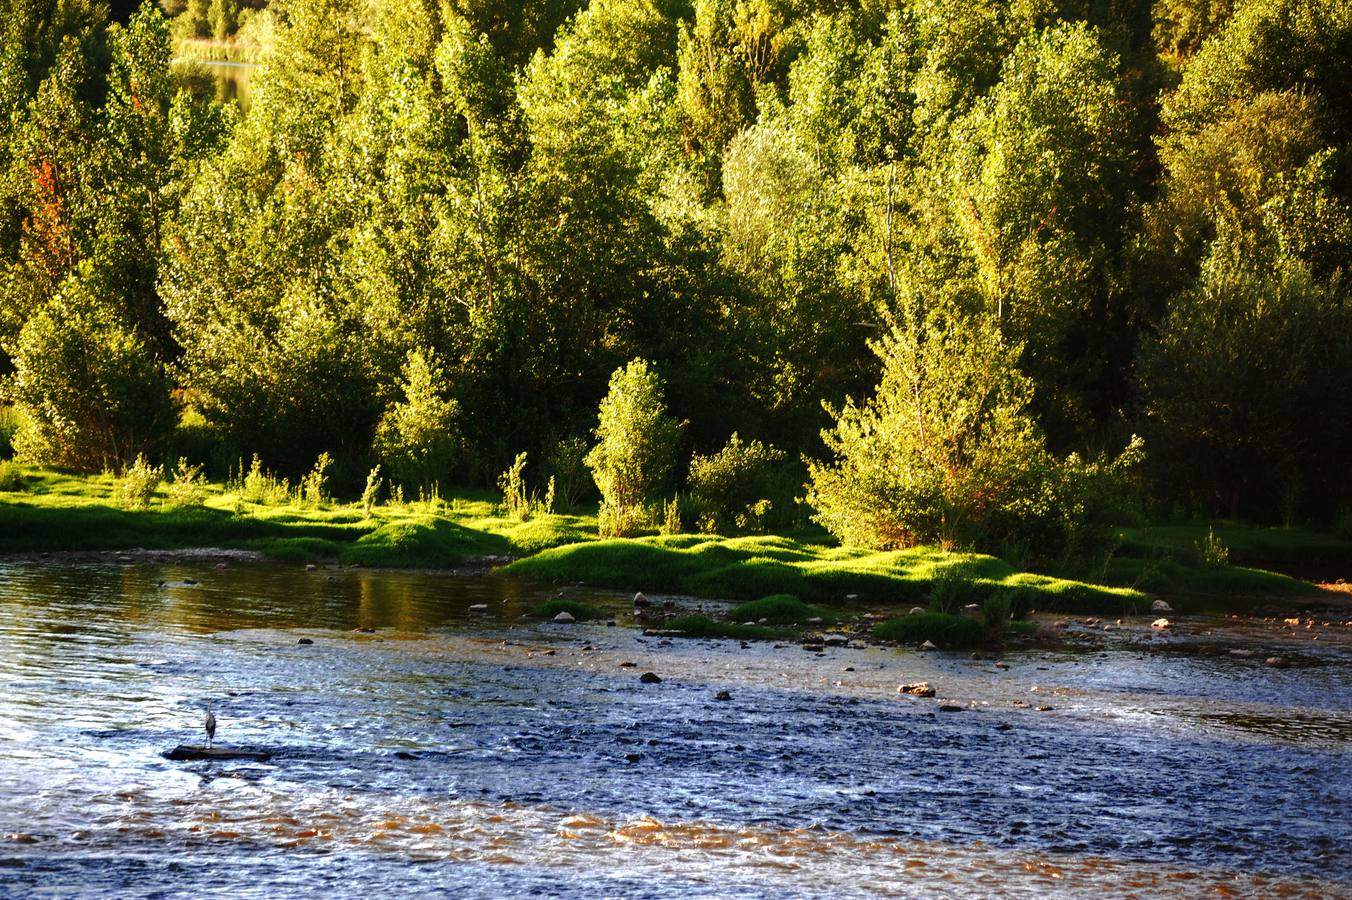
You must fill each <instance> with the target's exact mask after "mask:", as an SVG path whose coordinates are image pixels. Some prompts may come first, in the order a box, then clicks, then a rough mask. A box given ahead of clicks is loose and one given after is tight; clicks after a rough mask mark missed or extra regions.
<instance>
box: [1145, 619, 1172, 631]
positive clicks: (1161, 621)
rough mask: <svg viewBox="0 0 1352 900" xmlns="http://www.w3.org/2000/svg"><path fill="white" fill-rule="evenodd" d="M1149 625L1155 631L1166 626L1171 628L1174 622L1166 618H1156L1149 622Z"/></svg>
mask: <svg viewBox="0 0 1352 900" xmlns="http://www.w3.org/2000/svg"><path fill="white" fill-rule="evenodd" d="M1150 627H1151V628H1154V629H1155V630H1156V631H1164V630H1165V629H1166V628H1173V627H1174V623H1173V622H1170V621H1169V620H1168V619H1156V620H1155V621H1153V622H1151V623H1150Z"/></svg>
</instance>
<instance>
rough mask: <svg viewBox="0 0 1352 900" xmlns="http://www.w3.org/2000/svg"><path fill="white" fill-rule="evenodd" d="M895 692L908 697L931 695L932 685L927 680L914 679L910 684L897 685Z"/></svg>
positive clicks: (932, 692)
mask: <svg viewBox="0 0 1352 900" xmlns="http://www.w3.org/2000/svg"><path fill="white" fill-rule="evenodd" d="M897 693H898V694H906V695H907V696H910V697H933V696H934V686H933V685H931V684H930V683H929V682H928V681H915V682H912V683H911V684H903V685H898V687H897Z"/></svg>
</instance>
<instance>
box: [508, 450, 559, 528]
mask: <svg viewBox="0 0 1352 900" xmlns="http://www.w3.org/2000/svg"><path fill="white" fill-rule="evenodd" d="M525 468H526V454H525V452H524V451H523V452H521V453H518V454H517V455H516V459H514V460H513V461H512V464H511V465H510V466H508V467H507V471H505V472H503V473H502V474H501V475H499V476H498V490H500V491H502V508H503V511H504V512H505V514H506V515H507V517H508V518H512V519H516V520H517V521H518V522H525V521H527V520H528V519H530V518H531V517H532V516H536V515H544V516H547V515H549V514H550V513H552V512H553V511H554V476H553V475H551V476H549V483H548V484H547V485H546V486H545V495H544V497H543V498H541V497H540V494H539V492H538V491H537V492H535V493H531V492H530V491H529V490H528V489H527V487H526V477H525V474H524V472H525Z"/></svg>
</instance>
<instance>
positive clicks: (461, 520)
mask: <svg viewBox="0 0 1352 900" xmlns="http://www.w3.org/2000/svg"><path fill="white" fill-rule="evenodd" d="M21 468H22V473H23V475H22V477H23V481H24V487H25V490H24V492H23V493H20V494H6V495H4V496H3V497H0V553H33V552H42V551H62V550H75V551H96V550H128V549H133V548H142V549H151V550H170V549H177V548H189V547H223V548H229V549H242V550H253V551H256V552H259V553H262V554H263V555H265V556H268V557H271V558H273V559H278V560H284V561H311V560H329V559H334V560H338V561H341V562H345V563H357V564H361V565H367V566H397V567H407V568H446V567H451V566H457V565H461V564H464V563H465V562H468V561H471V560H475V559H480V558H483V557H486V556H519V555H524V554H529V553H535V552H538V551H539V550H541V549H543V548H545V547H551V546H556V545H558V544H566V543H575V542H577V541H582V540H587V539H588V538H589V537H590V536H591V534H594V533H595V528H596V525H595V518H594V517H585V516H542V517H539V518H537V519H532V520H530V521H527V522H518V521H516V520H514V519H507V518H504V517H501V516H497V515H495V509H494V504H493V502H492V500H491V499H490V495H486V494H484V493H482V492H467V493H466V494H465V495H464V496H457V497H452V498H450V499H448V500H446V501H441V502H428V503H408V504H404V505H401V506H389V505H384V506H378V507H377V508H376V510H375V513H374V515H373V516H372V517H371V518H369V519H368V518H366V517H365V516H364V515H363V512H362V510H361V509H360V508H359V507H358V506H357V505H356V504H352V503H331V504H328V505H326V506H325V507H324V508H320V509H315V508H312V507H307V506H303V505H300V504H295V503H291V504H285V505H278V506H264V505H257V504H242V505H240V506H239V509H238V511H237V508H236V507H237V498H236V497H235V495H234V494H232V493H230V492H228V491H226V490H225V489H224V487H223V486H222V485H219V484H216V485H211V486H210V488H209V490H208V496H207V501H206V505H205V506H202V507H200V508H195V509H171V508H167V507H165V506H164V505H163V503H162V502H161V501H162V499H163V494H164V492H163V489H161V491H160V494H159V496H158V497H157V499H156V502H155V503H152V506H151V508H150V509H148V510H139V511H132V510H125V509H121V508H119V507H118V506H116V505H115V503H114V500H113V496H114V489H115V487H116V483H117V482H116V479H115V478H113V477H112V476H111V475H93V476H80V475H72V474H69V473H66V472H61V471H57V470H51V469H35V468H30V467H21Z"/></svg>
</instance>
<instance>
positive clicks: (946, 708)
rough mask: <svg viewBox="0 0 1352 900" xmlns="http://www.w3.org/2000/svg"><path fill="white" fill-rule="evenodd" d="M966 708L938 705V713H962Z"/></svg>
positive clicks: (954, 704)
mask: <svg viewBox="0 0 1352 900" xmlns="http://www.w3.org/2000/svg"><path fill="white" fill-rule="evenodd" d="M966 708H967V707H965V706H958V705H957V704H956V703H940V704H939V712H962V711H963V710H964V709H966Z"/></svg>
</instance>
